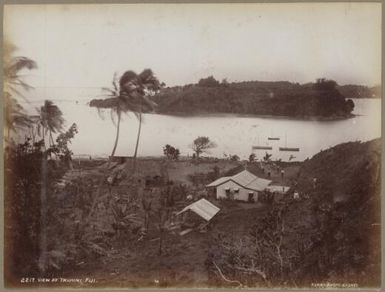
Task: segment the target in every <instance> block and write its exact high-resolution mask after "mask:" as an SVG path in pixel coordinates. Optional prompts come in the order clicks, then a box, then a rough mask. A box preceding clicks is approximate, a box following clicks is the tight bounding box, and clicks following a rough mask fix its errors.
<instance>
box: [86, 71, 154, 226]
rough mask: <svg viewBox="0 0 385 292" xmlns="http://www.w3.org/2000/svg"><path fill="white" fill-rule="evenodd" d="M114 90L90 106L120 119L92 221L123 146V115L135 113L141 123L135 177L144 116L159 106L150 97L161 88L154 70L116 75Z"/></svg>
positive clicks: (95, 200)
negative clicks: (103, 188) (119, 145)
mask: <svg viewBox="0 0 385 292" xmlns="http://www.w3.org/2000/svg"><path fill="white" fill-rule="evenodd" d="M112 86H113V87H112V88H103V91H104V92H105V93H106V94H105V98H104V99H93V100H91V102H90V106H91V107H95V108H97V109H98V111H100V110H102V109H109V110H110V114H111V117H112V120H113V121H114V118H113V117H114V116H116V117H117V122H116V135H115V141H114V145H113V148H112V152H111V155H110V157H109V159H108V162H107V166H106V168H105V172H104V174H103V176H102V180H101V181H100V184H99V187H98V193H97V195H96V197H95V199H94V201H93V203H92V205H91V210H90V212H89V215H88V218H90V217H91V215H92V213H93V210H94V208H95V205H96V202H97V200H98V197H99V196H100V191H101V187H102V185H103V183H104V180H105V178H106V174H107V171H108V169H109V166H110V163H111V161H112V158H113V157H114V155H115V151H116V148H117V145H118V142H119V135H120V122H121V118H122V113H129V112H132V113H134V114H135V116H136V117H137V118H138V119H139V129H138V134H137V141H136V145H135V152H134V168H133V170H132V174H133V173H134V172H135V167H136V156H137V151H138V145H139V139H140V132H141V124H142V112H148V111H151V110H153V109H154V108H155V106H156V104H155V103H154V102H153V101H151V100H150V99H149V98H148V95H151V94H153V93H155V92H157V91H158V90H159V89H160V87H161V85H160V83H159V81H158V79H157V78H156V77H155V76H154V74H153V72H152V70H150V69H145V70H143V71H142V72H141V73H140V74H136V73H135V72H133V71H126V72H125V73H124V74H123V75H122V76H121V77H120V78H119V80H118V78H117V75H116V74H115V75H114V78H113V80H112Z"/></svg>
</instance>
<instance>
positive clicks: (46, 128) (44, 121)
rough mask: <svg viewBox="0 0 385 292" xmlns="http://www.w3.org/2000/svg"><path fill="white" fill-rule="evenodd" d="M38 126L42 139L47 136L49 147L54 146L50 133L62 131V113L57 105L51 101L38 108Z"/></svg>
mask: <svg viewBox="0 0 385 292" xmlns="http://www.w3.org/2000/svg"><path fill="white" fill-rule="evenodd" d="M39 112H40V125H41V127H42V131H43V133H42V137H43V139H44V138H45V137H46V136H48V142H49V145H50V146H52V145H53V144H54V141H53V137H52V133H57V132H61V131H62V130H63V125H64V118H63V113H62V111H61V110H60V109H59V107H58V106H57V105H55V104H54V103H53V102H52V101H50V100H46V101H45V102H44V105H43V106H42V107H41V108H40V110H39Z"/></svg>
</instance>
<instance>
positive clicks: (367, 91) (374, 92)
mask: <svg viewBox="0 0 385 292" xmlns="http://www.w3.org/2000/svg"><path fill="white" fill-rule="evenodd" d="M337 88H338V90H339V92H341V94H342V95H344V96H346V97H347V98H381V86H373V87H368V86H363V85H353V84H348V85H342V86H338V87H337Z"/></svg>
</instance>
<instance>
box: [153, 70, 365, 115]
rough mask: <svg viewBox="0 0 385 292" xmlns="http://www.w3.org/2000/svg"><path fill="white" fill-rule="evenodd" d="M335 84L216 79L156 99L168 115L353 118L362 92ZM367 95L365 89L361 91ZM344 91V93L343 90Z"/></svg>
mask: <svg viewBox="0 0 385 292" xmlns="http://www.w3.org/2000/svg"><path fill="white" fill-rule="evenodd" d="M354 88H355V87H351V86H350V85H347V86H338V85H337V83H336V82H335V81H333V80H327V79H317V80H316V82H314V83H307V84H302V85H301V84H299V83H291V82H287V81H276V82H265V81H247V82H237V83H229V82H227V81H226V80H225V79H224V80H223V81H222V82H219V81H218V80H216V79H215V78H214V77H212V76H210V77H208V78H203V79H201V80H200V81H199V82H198V83H197V84H189V85H185V86H177V87H167V88H163V89H162V90H161V91H160V93H158V94H157V95H155V96H154V97H153V100H154V101H155V102H156V103H157V104H158V109H157V111H158V112H159V113H165V114H202V113H234V114H252V115H274V116H290V117H296V118H313V117H316V118H345V117H349V116H350V115H351V112H352V111H353V109H354V102H353V101H352V100H350V99H346V98H345V97H349V98H350V97H352V98H353V97H356V96H357V95H358V93H355V95H354V96H352V95H353V94H350V93H346V95H345V94H343V93H342V92H341V91H344V92H358V91H357V90H358V87H357V90H356V91H355V90H354ZM359 88H360V90H361V91H360V92H362V93H361V94H362V95H363V92H364V90H363V88H364V87H359ZM340 89H342V90H340Z"/></svg>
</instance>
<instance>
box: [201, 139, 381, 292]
mask: <svg viewBox="0 0 385 292" xmlns="http://www.w3.org/2000/svg"><path fill="white" fill-rule="evenodd" d="M314 179H316V180H314ZM380 181H381V141H380V139H377V140H373V141H370V142H365V143H361V142H349V143H345V144H340V145H337V146H335V147H333V148H330V149H328V150H325V151H322V152H320V153H318V154H317V155H315V156H314V157H313V158H312V159H310V160H307V161H305V162H304V163H303V165H302V167H301V170H300V173H299V174H298V184H297V186H296V187H293V188H292V190H291V193H289V194H288V195H287V196H286V197H285V198H284V199H283V200H281V201H277V202H275V203H273V204H272V205H271V208H270V210H269V212H268V214H267V215H266V216H265V217H263V218H262V219H260V220H258V221H255V222H254V226H253V227H252V228H250V231H249V235H244V236H243V237H234V238H232V237H231V236H225V237H224V238H219V239H220V241H219V240H218V243H217V244H215V245H214V246H213V247H212V249H211V254H210V257H209V259H208V261H209V262H210V263H213V264H212V265H211V266H210V270H211V271H212V272H213V273H212V274H211V276H212V277H210V279H211V280H212V281H213V284H214V285H225V286H226V285H231V286H235V285H240V286H248V287H255V286H259V287H261V286H262V287H266V286H268V287H277V286H285V287H313V288H317V287H318V288H327V287H326V286H322V285H323V284H325V283H334V284H335V285H336V286H334V288H342V287H344V286H341V285H342V284H343V283H344V284H346V285H350V286H346V287H350V288H354V287H355V288H357V287H360V288H362V287H379V286H380V283H381V281H380V279H381V278H380V276H381V270H380V267H381V239H380V233H381V225H380V224H381V212H380V193H381V185H380ZM293 192H298V193H299V199H294V198H293ZM240 242H243V247H242V246H241V245H240ZM214 263H215V265H217V267H220V268H221V269H222V272H223V273H224V274H225V275H228V278H229V279H231V280H234V281H235V280H236V281H235V282H231V283H230V284H228V283H227V284H226V283H224V282H223V279H221V278H220V277H218V276H216V274H217V273H216V271H217V267H216V266H215V265H214ZM237 283H238V284H237ZM322 283H323V284H322ZM317 284H320V285H321V286H316V285H317ZM346 287H345V288H346ZM329 288H330V287H329Z"/></svg>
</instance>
